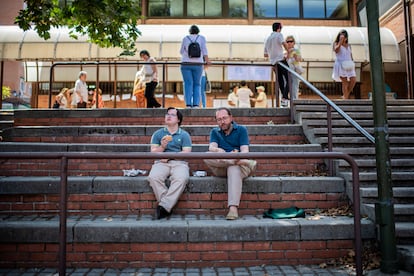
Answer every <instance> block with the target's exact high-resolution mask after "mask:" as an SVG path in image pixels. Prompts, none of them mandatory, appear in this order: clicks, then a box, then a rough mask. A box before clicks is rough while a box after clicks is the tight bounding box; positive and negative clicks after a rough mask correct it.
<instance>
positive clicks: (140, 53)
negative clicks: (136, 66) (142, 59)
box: [139, 50, 150, 57]
mask: <svg viewBox="0 0 414 276" xmlns="http://www.w3.org/2000/svg"><path fill="white" fill-rule="evenodd" d="M142 55H146V56H149V57H150V53H149V52H148V51H147V50H142V51H141V52H139V56H142Z"/></svg>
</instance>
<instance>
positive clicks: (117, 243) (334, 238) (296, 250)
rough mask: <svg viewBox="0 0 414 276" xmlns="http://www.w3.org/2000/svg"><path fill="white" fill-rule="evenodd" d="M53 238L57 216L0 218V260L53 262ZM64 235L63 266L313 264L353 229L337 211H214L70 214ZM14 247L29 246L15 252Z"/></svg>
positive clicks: (337, 251)
mask: <svg viewBox="0 0 414 276" xmlns="http://www.w3.org/2000/svg"><path fill="white" fill-rule="evenodd" d="M361 223H362V227H361V228H362V231H361V232H362V237H363V239H374V238H375V225H374V224H373V223H372V222H371V221H370V220H368V219H362V220H361ZM46 232H47V233H48V234H47V235H45V233H46ZM58 237H59V217H58V216H34V217H21V216H18V217H14V216H12V217H10V216H7V217H4V216H1V219H0V243H1V244H7V245H8V246H0V252H1V254H2V256H3V258H2V259H3V261H2V266H3V267H7V266H6V265H5V264H7V263H8V264H9V265H11V264H13V265H14V266H17V267H45V266H46V267H48V266H49V267H50V266H51V265H53V264H55V265H56V263H57V256H58V254H57V250H58V246H57V242H58ZM66 238H67V242H68V246H67V247H68V253H67V257H68V259H67V265H68V267H79V266H82V267H86V266H88V267H116V268H120V267H137V266H140V267H148V266H149V267H210V266H233V267H234V266H249V265H263V264H270V263H272V264H273V265H274V264H278V263H279V264H286V265H288V264H299V263H301V264H304V263H307V264H311V263H312V264H319V263H322V262H327V260H329V259H332V258H339V257H342V256H346V255H347V254H348V251H349V250H350V249H352V248H353V246H354V245H353V238H354V227H353V218H350V217H341V216H337V217H324V216H322V217H320V219H318V220H312V219H309V218H297V219H281V220H274V219H265V218H263V217H262V216H242V217H241V218H240V219H239V220H236V221H226V220H225V219H224V216H220V215H216V216H201V215H186V216H182V215H176V214H173V215H172V216H171V217H170V218H168V219H163V220H154V218H153V216H151V215H147V216H137V215H130V216H107V215H102V216H70V217H69V218H68V224H67V236H66ZM16 247H18V248H20V247H22V248H31V249H32V250H31V251H30V252H27V251H26V254H23V251H20V253H19V254H16V252H15V250H14V248H16ZM34 248H41V250H39V251H38V252H37V251H35V250H33V249H34ZM22 250H23V249H22ZM40 255H41V256H42V258H40V257H39V258H36V256H40Z"/></svg>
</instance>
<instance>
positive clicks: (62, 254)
mask: <svg viewBox="0 0 414 276" xmlns="http://www.w3.org/2000/svg"><path fill="white" fill-rule="evenodd" d="M67 183H68V158H67V157H66V156H62V158H61V161H60V210H59V276H64V275H66V227H67V203H68V194H67V191H68V187H67Z"/></svg>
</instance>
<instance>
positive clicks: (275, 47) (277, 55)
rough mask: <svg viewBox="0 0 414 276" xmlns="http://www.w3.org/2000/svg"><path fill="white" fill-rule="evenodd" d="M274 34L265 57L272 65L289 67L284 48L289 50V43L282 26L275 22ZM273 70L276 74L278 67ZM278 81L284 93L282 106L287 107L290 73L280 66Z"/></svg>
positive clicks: (267, 40)
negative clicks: (284, 36) (282, 64)
mask: <svg viewBox="0 0 414 276" xmlns="http://www.w3.org/2000/svg"><path fill="white" fill-rule="evenodd" d="M272 29H273V32H272V33H271V34H270V36H269V37H268V38H267V39H266V41H265V46H264V57H265V58H269V61H270V63H271V64H272V65H276V63H277V62H282V63H284V64H285V65H286V66H288V64H287V62H286V60H285V57H284V53H283V48H284V49H285V50H287V46H288V45H287V43H286V42H285V40H284V38H283V34H282V33H281V31H282V24H281V23H279V22H275V23H273V25H272ZM273 70H274V71H275V72H276V67H275V66H274V67H273ZM277 80H278V83H279V88H280V92H281V93H282V105H285V104H286V105H287V100H288V99H289V85H288V80H289V79H288V72H287V71H286V70H285V69H284V68H283V67H282V66H280V65H279V64H277Z"/></svg>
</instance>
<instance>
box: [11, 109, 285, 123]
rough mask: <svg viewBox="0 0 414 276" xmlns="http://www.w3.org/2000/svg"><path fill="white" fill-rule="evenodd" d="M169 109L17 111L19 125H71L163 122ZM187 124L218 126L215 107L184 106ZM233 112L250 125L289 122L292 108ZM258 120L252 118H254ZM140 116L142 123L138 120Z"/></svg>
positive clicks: (235, 117) (237, 118)
mask: <svg viewBox="0 0 414 276" xmlns="http://www.w3.org/2000/svg"><path fill="white" fill-rule="evenodd" d="M166 110H167V109H166V108H152V109H151V108H149V109H136V108H132V109H127V108H124V109H123V108H117V109H85V110H79V109H77V110H71V109H67V110H63V109H61V110H53V109H33V110H30V111H27V110H16V111H15V113H14V124H15V126H70V125H92V126H97V125H114V126H115V125H136V124H137V123H139V124H141V125H162V124H164V117H165V112H166ZM180 111H181V112H182V114H183V117H184V119H183V124H186V125H214V124H216V122H215V121H214V116H215V111H216V109H215V108H202V109H180ZM232 114H233V117H234V119H235V120H236V121H237V123H240V124H243V125H250V124H267V123H269V122H271V123H274V124H286V123H289V122H290V110H289V109H288V108H260V109H259V108H257V109H254V108H235V109H233V110H232ZM252 117H254V118H255V119H254V120H252V119H251V118H252ZM137 118H139V122H138V121H137Z"/></svg>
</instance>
